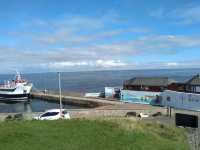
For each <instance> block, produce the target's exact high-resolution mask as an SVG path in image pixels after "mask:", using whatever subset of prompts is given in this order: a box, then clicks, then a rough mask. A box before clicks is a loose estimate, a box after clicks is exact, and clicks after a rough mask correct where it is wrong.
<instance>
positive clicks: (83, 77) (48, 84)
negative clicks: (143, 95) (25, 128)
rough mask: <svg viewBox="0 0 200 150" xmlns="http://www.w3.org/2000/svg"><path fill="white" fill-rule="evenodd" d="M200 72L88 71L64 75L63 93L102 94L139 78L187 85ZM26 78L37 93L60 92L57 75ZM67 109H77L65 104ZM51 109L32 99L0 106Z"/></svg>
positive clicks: (7, 77)
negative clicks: (159, 77)
mask: <svg viewBox="0 0 200 150" xmlns="http://www.w3.org/2000/svg"><path fill="white" fill-rule="evenodd" d="M198 73H200V69H165V70H126V71H88V72H64V73H61V84H62V91H63V92H81V93H85V92H99V91H102V90H104V87H105V86H122V84H123V82H124V80H127V79H130V78H133V77H136V76H168V77H170V78H172V79H175V80H177V81H180V82H184V81H186V80H188V79H189V78H191V77H192V76H193V75H195V74H198ZM13 77H14V75H0V83H3V82H4V81H6V80H10V79H13ZM23 77H24V78H25V79H27V80H28V81H29V82H32V83H33V84H34V89H36V90H44V89H47V90H52V91H58V75H57V73H37V74H23ZM64 107H65V108H74V107H73V106H68V105H65V106H64ZM49 108H59V106H58V104H55V103H49V102H44V101H41V100H32V101H31V102H30V103H16V104H5V103H0V112H24V111H34V112H35V111H36V112H38V111H44V110H45V109H49Z"/></svg>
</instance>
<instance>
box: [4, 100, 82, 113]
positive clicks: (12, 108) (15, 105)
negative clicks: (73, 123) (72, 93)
mask: <svg viewBox="0 0 200 150" xmlns="http://www.w3.org/2000/svg"><path fill="white" fill-rule="evenodd" d="M53 108H59V103H54V102H47V101H43V100H40V99H30V100H29V101H26V102H12V103H10V102H0V113H21V112H44V111H45V110H48V109H53ZM63 108H65V109H79V108H81V107H78V106H71V105H67V104H64V103H63Z"/></svg>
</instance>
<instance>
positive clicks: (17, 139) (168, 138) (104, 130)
mask: <svg viewBox="0 0 200 150" xmlns="http://www.w3.org/2000/svg"><path fill="white" fill-rule="evenodd" d="M183 141H184V136H183V132H182V130H179V129H173V128H172V129H170V128H167V127H164V126H160V125H152V124H143V123H136V122H132V121H129V120H111V121H105V120H101V121H97V120H70V121H62V120H59V121H43V122H41V121H25V122H4V123H0V150H1V149H2V150H105V149H106V150H129V149H130V150H158V149H159V150H186V149H188V148H187V145H186V144H184V142H183Z"/></svg>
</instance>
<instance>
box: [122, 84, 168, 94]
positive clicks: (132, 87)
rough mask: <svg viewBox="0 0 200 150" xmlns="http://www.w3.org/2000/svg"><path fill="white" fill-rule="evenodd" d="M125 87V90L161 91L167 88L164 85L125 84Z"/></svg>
mask: <svg viewBox="0 0 200 150" xmlns="http://www.w3.org/2000/svg"><path fill="white" fill-rule="evenodd" d="M123 89H124V90H133V91H150V92H161V91H163V90H164V89H166V88H165V87H163V86H145V85H124V88H123Z"/></svg>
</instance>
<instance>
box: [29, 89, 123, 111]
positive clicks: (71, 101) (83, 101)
mask: <svg viewBox="0 0 200 150" xmlns="http://www.w3.org/2000/svg"><path fill="white" fill-rule="evenodd" d="M30 97H31V98H39V99H41V100H44V101H52V102H58V101H59V95H58V94H51V93H44V92H31V94H30ZM62 102H63V103H66V104H68V105H74V106H82V107H88V108H94V107H99V106H105V105H118V104H122V103H121V102H119V101H111V100H107V99H100V98H86V97H78V96H66V95H62Z"/></svg>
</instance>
